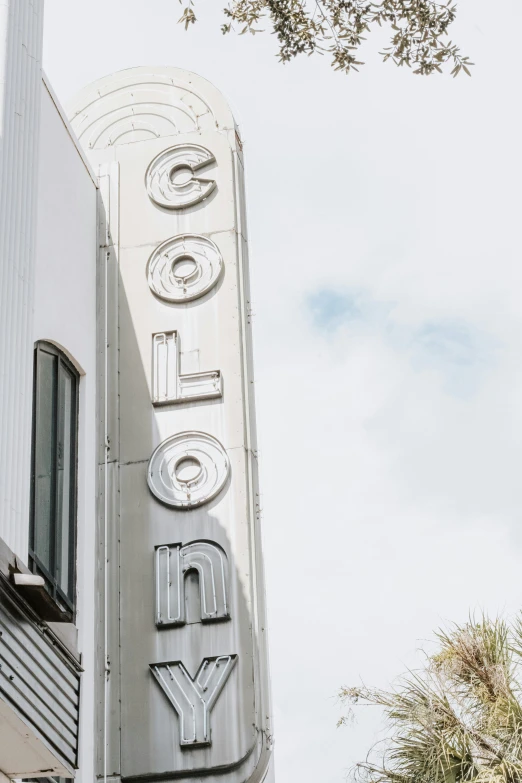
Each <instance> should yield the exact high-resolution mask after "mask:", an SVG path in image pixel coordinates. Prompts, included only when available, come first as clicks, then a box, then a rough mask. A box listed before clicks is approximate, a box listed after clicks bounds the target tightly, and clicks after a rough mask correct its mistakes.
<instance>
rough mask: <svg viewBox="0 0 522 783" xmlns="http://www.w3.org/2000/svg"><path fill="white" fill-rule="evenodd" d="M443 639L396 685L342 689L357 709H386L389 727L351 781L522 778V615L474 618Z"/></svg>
mask: <svg viewBox="0 0 522 783" xmlns="http://www.w3.org/2000/svg"><path fill="white" fill-rule="evenodd" d="M436 637H437V641H438V650H437V652H436V653H435V654H432V655H426V663H425V666H424V668H423V669H422V670H419V671H415V672H408V673H407V674H406V675H404V676H403V677H401V678H400V679H399V680H398V682H397V684H396V685H395V687H393V689H392V690H390V691H383V690H378V689H372V688H367V687H365V686H363V687H356V688H348V687H345V688H342V689H341V692H340V697H341V700H342V702H343V704H345V705H349V706H350V709H349V713H353V706H352V705H357V706H361V705H377V706H380V707H381V708H382V709H383V711H384V716H385V719H386V724H387V727H388V729H389V737H388V739H387V740H385V741H384V743H382V745H381V743H378V744H377V745H375V746H374V747H373V748H372V749H371V750H370V753H369V755H368V757H367V759H366V761H364V762H361V763H359V764H357V765H356V766H355V768H354V769H353V770H352V773H351V779H352V780H354V781H360V783H461V781H473V783H521V782H522V619H521V618H520V617H518V618H517V619H516V620H515V621H514V622H512V623H507V622H505V621H504V620H502V619H495V620H490V619H488V618H487V617H482V618H481V619H480V620H478V621H477V620H475V619H473V618H472V619H471V620H470V621H469V622H468V623H466V624H465V625H462V626H459V625H455V626H453V627H452V628H451V630H450V631H439V632H438V633H437V635H436ZM347 717H348V716H345V717H344V718H342V719H341V721H340V723H345V722H346V721H347Z"/></svg>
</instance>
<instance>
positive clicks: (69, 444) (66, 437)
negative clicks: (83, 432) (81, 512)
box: [56, 365, 74, 598]
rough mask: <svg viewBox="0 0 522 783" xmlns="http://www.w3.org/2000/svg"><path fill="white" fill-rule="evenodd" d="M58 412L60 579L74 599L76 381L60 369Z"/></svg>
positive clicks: (59, 581) (58, 579)
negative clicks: (71, 549) (73, 525)
mask: <svg viewBox="0 0 522 783" xmlns="http://www.w3.org/2000/svg"><path fill="white" fill-rule="evenodd" d="M58 384H59V395H58V399H59V410H58V452H57V467H58V493H57V496H58V509H57V514H56V518H57V534H58V541H57V545H58V562H57V573H56V579H57V582H58V584H59V586H60V587H61V589H62V590H63V592H64V593H65V594H66V595H67V596H69V598H72V595H71V593H72V563H71V552H70V545H71V540H72V530H71V523H72V518H73V515H72V510H73V509H72V503H73V498H72V496H71V491H72V481H73V480H74V463H73V447H74V442H73V438H74V430H73V427H74V422H73V415H74V379H73V378H72V376H71V374H70V373H69V372H68V370H66V369H65V367H63V365H61V366H60V369H59V376H58Z"/></svg>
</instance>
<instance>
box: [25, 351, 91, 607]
mask: <svg viewBox="0 0 522 783" xmlns="http://www.w3.org/2000/svg"><path fill="white" fill-rule="evenodd" d="M42 352H44V353H46V354H51V355H53V356H55V357H56V373H55V376H56V377H55V379H54V382H55V384H56V393H55V399H54V405H53V423H52V430H53V432H52V474H51V477H52V478H51V484H52V495H51V502H52V506H51V524H50V527H49V530H48V531H47V535H48V541H49V552H50V558H51V563H50V568H47V567H46V566H45V565H44V564H43V562H42V561H41V559H40V558H39V556H38V553H37V552H35V531H36V524H35V523H36V504H35V495H36V492H35V483H36V481H35V480H36V464H35V463H36V436H37V416H38V410H39V402H40V393H41V389H40V385H39V359H40V355H41V353H42ZM61 367H63V368H64V369H65V370H66V372H67V373H68V374H69V375H70V376H71V378H72V384H73V388H72V394H71V412H70V448H71V454H70V487H69V516H68V524H69V530H68V535H69V541H68V564H69V569H70V572H69V573H70V575H71V576H70V583H69V588H70V594H67V593H66V592H65V591H64V590H63V588H62V587H61V586H60V584H59V565H58V564H59V562H60V552H59V544H60V535H61V530H60V531H59V526H60V520H59V518H58V515H57V509H58V506H59V504H58V492H59V483H58V459H59V457H58V440H59V416H58V411H59V410H60V402H61V394H60V383H59V382H58V381H59V374H60V368H61ZM79 395H80V373H79V372H78V370H77V369H76V367H75V366H74V364H73V363H72V362H71V361H70V359H69V358H68V357H67V356H66V355H65V354H64V352H63V351H61V350H60V349H59V348H57V347H56V345H53V343H50V342H47V341H45V340H40V341H38V342H37V343H35V350H34V375H33V418H32V453H31V504H30V524H29V567H30V569H31V571H32V572H33V573H35V574H38V575H39V576H42V577H43V578H44V580H45V584H46V589H47V591H48V592H49V594H50V595H51V597H52V598H53V600H54V601H55V603H56V604H57V605H58V606H59V607H60V609H61V610H62V611H63V610H65V612H66V613H68V614H70V616H71V620H74V615H75V609H76V541H77V516H78V514H77V512H78V427H79Z"/></svg>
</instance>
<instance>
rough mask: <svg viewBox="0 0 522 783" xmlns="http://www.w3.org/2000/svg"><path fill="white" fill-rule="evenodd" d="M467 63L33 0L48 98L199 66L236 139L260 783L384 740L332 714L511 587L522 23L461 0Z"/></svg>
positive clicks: (324, 782) (215, 20) (508, 607)
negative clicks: (249, 385) (268, 754)
mask: <svg viewBox="0 0 522 783" xmlns="http://www.w3.org/2000/svg"><path fill="white" fill-rule="evenodd" d="M458 5H459V18H458V22H457V23H456V24H455V26H454V29H453V31H452V38H453V39H454V40H455V41H457V42H458V43H459V44H460V45H461V46H462V48H463V50H464V51H465V53H466V54H469V56H470V57H471V60H472V61H473V62H475V63H476V65H475V67H474V69H473V77H472V78H471V79H470V78H467V77H464V76H462V77H459V78H458V79H456V80H453V79H451V78H450V77H449V75H448V76H440V75H437V76H433V77H430V78H421V77H418V76H414V75H413V74H412V73H411V72H408V71H406V70H398V69H396V68H395V67H394V66H393V65H392V64H391V63H387V64H382V63H381V61H380V58H379V57H378V55H377V54H376V52H377V51H378V50H379V48H380V47H382V46H383V45H385V40H386V38H385V35H384V34H383V35H381V36H380V37H379V36H376V37H374V36H372V38H371V39H370V41H369V42H368V45H367V47H366V49H365V51H364V52H363V59H365V60H366V63H367V64H366V65H365V67H364V68H363V69H362V70H361V72H360V73H359V74H353V75H350V76H345V75H342V74H339V73H335V72H334V71H333V70H332V69H331V68H330V66H329V63H328V61H327V58H326V57H322V58H321V57H318V58H304V59H301V60H297V61H295V62H292V63H290V64H287V65H282V64H280V63H278V61H277V58H276V56H275V55H276V45H275V41H274V38H273V37H272V36H270V35H266V36H255V37H254V38H252V37H250V36H241V37H239V36H233V35H232V36H223V35H222V34H221V33H220V31H219V26H220V23H221V11H220V8H221V6H220V3H219V2H218V3H214V4H212V5H210V4H209V3H208V2H205V0H196V11H197V12H199V16H200V22H199V23H198V25H197V26H196V27H195V28H193V29H191V30H190V31H189V32H185V31H184V29H183V28H182V26H181V25H178V24H177V19H178V18H179V16H180V14H181V6H180V5H179V4H178V3H177V2H175V0H147V2H145V1H144V0H89V2H85V0H46V22H45V42H44V67H45V70H46V72H47V75H48V77H49V79H50V81H51V83H52V85H53V87H54V89H55V91H56V93H57V94H58V97H59V98H60V99H61V101H62V102H65V101H67V99H69V98H70V97H71V96H72V95H73V94H74V93H75V91H76V90H78V89H79V88H81V87H83V86H84V85H85V84H87V83H89V82H91V81H93V80H95V79H97V78H99V77H101V76H105V75H107V74H109V73H111V72H113V71H117V70H120V69H122V68H128V67H132V66H137V65H162V64H165V65H174V66H178V67H182V68H186V69H188V70H192V71H195V72H196V73H199V74H201V75H202V76H205V77H206V78H208V79H209V80H211V81H212V82H213V83H214V84H215V85H216V86H217V87H218V88H219V89H220V90H221V91H222V92H223V93H224V94H225V96H226V97H227V99H228V100H229V102H230V104H231V106H232V108H233V111H234V113H235V116H236V118H237V120H238V122H239V124H240V127H241V133H242V137H243V139H244V142H245V156H246V173H247V206H248V217H249V230H250V254H251V268H252V300H253V312H254V330H255V331H254V340H255V346H254V348H255V367H256V392H257V409H258V410H257V420H258V430H259V441H260V459H261V481H262V486H261V491H262V514H263V516H262V521H263V535H264V548H265V561H266V581H267V596H268V611H269V631H270V654H271V671H272V693H273V706H274V720H275V742H276V745H275V763H276V767H275V768H276V781H277V783H294V781H295V782H296V783H297V781H299V783H342V781H344V780H345V778H346V775H347V773H348V771H349V769H350V768H351V766H352V765H353V764H354V763H355V762H356V761H358V760H361V759H364V758H365V756H366V754H367V752H368V750H369V748H370V746H371V745H372V743H374V742H375V741H376V740H378V739H379V738H380V737H382V736H383V727H382V722H381V717H380V715H379V713H377V712H372V711H371V710H367V711H364V709H363V710H361V711H357V712H356V716H355V721H354V722H352V723H351V724H350V725H348V726H345V727H342V728H337V727H336V723H337V720H338V718H339V716H340V715H341V714H342V708H341V705H340V704H339V702H338V699H337V692H338V690H339V688H340V687H341V686H343V685H350V684H358V683H360V682H361V681H362V682H364V683H366V684H367V685H375V686H381V687H387V686H389V685H390V684H391V683H393V682H394V680H395V679H396V677H397V676H398V675H399V674H401V673H402V672H403V671H404V670H405V668H406V667H415V666H418V665H420V663H421V662H422V657H421V655H420V652H419V651H420V648H421V647H425V648H426V647H427V648H428V649H429V645H430V644H431V641H430V640H432V639H433V633H434V631H435V630H436V629H437V628H438V627H440V626H446V625H447V624H448V623H451V622H464V621H465V620H466V619H467V617H468V616H469V613H470V612H474V611H475V612H476V611H482V610H485V611H488V612H490V613H492V614H495V613H497V612H501V613H505V614H506V615H507V616H510V615H512V614H513V613H515V612H516V611H517V610H518V608H519V607H520V603H521V597H522V595H521V594H522V578H521V576H520V563H521V562H522V497H521V494H522V492H521V481H520V465H521V463H522V427H521V424H522V402H521V394H520V390H521V388H522V387H521V382H522V308H521V306H520V300H521V290H522V267H521V264H520V247H519V228H518V227H519V224H520V210H521V206H522V205H521V197H520V185H519V183H520V180H521V175H522V165H521V164H522V158H521V145H520V138H521V135H522V134H521V132H522V127H521V125H522V123H521V111H520V63H519V54H518V52H519V50H520V41H519V38H520V29H521V26H522V7H521V5H520V3H519V2H515V0H499V2H497V3H495V4H492V3H491V2H490V0H460V2H459V4H458Z"/></svg>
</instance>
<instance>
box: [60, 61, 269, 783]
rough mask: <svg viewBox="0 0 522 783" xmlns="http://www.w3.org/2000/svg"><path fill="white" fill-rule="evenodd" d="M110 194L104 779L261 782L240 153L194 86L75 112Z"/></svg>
mask: <svg viewBox="0 0 522 783" xmlns="http://www.w3.org/2000/svg"><path fill="white" fill-rule="evenodd" d="M70 117H71V122H72V126H73V128H74V130H75V132H76V134H77V135H78V137H79V139H80V141H81V143H82V145H83V148H84V150H85V151H86V153H87V155H88V157H89V159H90V161H91V163H92V165H93V166H95V168H96V169H97V171H98V173H99V175H100V192H101V194H102V204H101V208H100V236H101V241H100V264H99V291H100V312H99V322H100V377H99V381H100V394H99V410H100V420H101V421H102V431H101V433H100V444H101V446H100V514H99V531H100V534H99V563H100V567H99V573H100V578H99V594H100V606H99V617H100V624H99V628H98V629H97V632H98V634H99V637H98V639H99V643H98V649H99V658H100V661H101V662H102V663H101V665H100V672H99V674H100V676H99V692H98V693H97V700H98V703H99V711H98V712H99V720H98V731H97V734H98V737H99V739H100V752H99V768H98V774H99V775H100V776H106V777H111V778H119V777H121V778H123V779H125V780H147V781H160V780H162V781H165V780H180V781H184V780H187V781H189V780H190V781H193V780H194V779H195V778H197V779H198V780H200V779H203V778H204V779H205V780H207V781H209V783H212V782H213V781H215V782H216V783H217V782H218V781H226V783H261V782H262V781H263V780H266V779H267V776H269V767H270V727H269V699H268V672H267V654H266V641H265V619H264V588H263V574H262V570H263V569H262V558H261V550H260V541H259V519H258V509H259V505H258V501H259V498H258V488H257V466H256V446H255V431H254V400H253V383H252V366H251V359H252V356H251V343H250V325H249V316H248V313H249V302H248V260H247V245H246V226H245V218H244V188H243V163H242V153H241V142H240V139H239V135H238V133H237V129H236V127H235V125H234V121H233V118H232V116H231V114H230V111H229V109H228V107H227V105H226V104H225V103H224V101H223V98H222V96H221V95H220V94H219V93H218V92H217V91H216V89H215V88H214V87H212V85H210V84H209V83H208V82H206V81H205V80H203V79H201V78H200V77H198V76H195V75H194V74H190V73H187V72H185V71H181V70H178V69H174V68H161V69H147V68H136V69H131V70H128V71H123V72H121V73H119V74H116V75H114V76H110V77H108V78H106V79H102V80H100V81H99V82H96V83H95V84H94V85H91V86H90V87H88V88H86V89H85V90H84V91H82V92H81V93H80V95H79V96H78V97H77V98H76V101H75V102H74V105H73V106H72V108H71V111H70Z"/></svg>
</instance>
